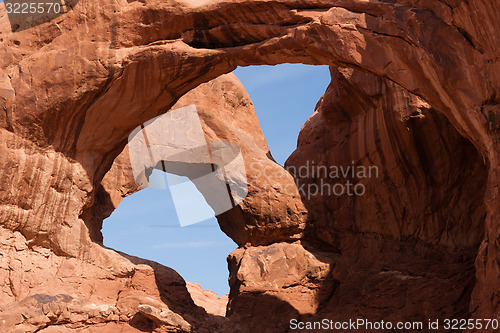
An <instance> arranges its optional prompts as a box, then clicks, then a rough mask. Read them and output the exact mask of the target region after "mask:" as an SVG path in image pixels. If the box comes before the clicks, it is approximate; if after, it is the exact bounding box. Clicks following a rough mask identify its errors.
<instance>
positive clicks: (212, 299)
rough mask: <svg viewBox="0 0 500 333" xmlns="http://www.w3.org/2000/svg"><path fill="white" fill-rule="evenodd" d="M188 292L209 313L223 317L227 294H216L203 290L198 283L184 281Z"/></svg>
mask: <svg viewBox="0 0 500 333" xmlns="http://www.w3.org/2000/svg"><path fill="white" fill-rule="evenodd" d="M186 287H187V289H188V291H189V294H190V295H191V297H192V298H193V301H194V303H195V304H196V305H198V306H201V307H202V308H204V309H205V311H207V313H209V314H213V315H216V316H221V317H225V316H226V307H227V302H228V295H224V296H221V297H219V296H217V294H216V293H215V292H213V291H211V290H203V288H202V287H201V286H200V285H199V284H198V283H193V282H186Z"/></svg>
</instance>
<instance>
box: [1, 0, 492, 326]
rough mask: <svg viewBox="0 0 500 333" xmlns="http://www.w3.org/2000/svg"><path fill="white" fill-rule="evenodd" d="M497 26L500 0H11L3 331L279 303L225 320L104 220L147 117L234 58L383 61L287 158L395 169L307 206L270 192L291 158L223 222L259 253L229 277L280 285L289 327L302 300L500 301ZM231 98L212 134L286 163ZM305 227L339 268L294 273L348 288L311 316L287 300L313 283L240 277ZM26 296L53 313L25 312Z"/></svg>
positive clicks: (4, 118) (335, 94)
mask: <svg viewBox="0 0 500 333" xmlns="http://www.w3.org/2000/svg"><path fill="white" fill-rule="evenodd" d="M499 21H500V3H499V2H498V1H491V0H469V1H465V0H454V1H451V0H446V1H439V2H435V1H419V2H413V1H397V2H396V1H369V2H367V1H359V0H342V1H336V2H332V1H327V0H305V1H304V0H300V1H299V0H292V1H263V0H254V1H200V2H198V1H160V0H153V1H145V2H140V1H132V2H128V1H114V2H109V1H104V0H97V1H90V0H81V1H79V2H78V3H77V4H76V5H75V7H74V8H73V10H71V11H70V12H68V13H66V14H64V15H61V16H59V17H57V18H55V19H54V20H52V21H50V22H47V23H45V24H41V25H38V26H36V27H33V28H31V29H25V30H19V31H18V30H16V29H13V27H11V25H10V22H9V19H8V16H7V15H6V12H5V9H4V7H3V6H2V8H1V9H0V46H1V47H0V55H1V56H0V68H1V72H0V108H1V109H2V110H3V111H2V112H0V170H1V171H0V175H1V181H0V223H1V232H0V236H1V239H2V241H1V247H2V251H1V257H0V264H1V266H0V276H1V281H2V282H1V283H0V287H1V289H0V290H1V298H0V300H1V303H0V309H1V311H2V312H1V313H0V316H1V317H2V320H1V321H0V323H1V324H2V325H3V327H2V330H4V331H15V329H18V330H21V331H36V330H39V331H40V330H45V331H46V332H49V331H52V332H54V330H55V331H57V330H59V329H61V330H62V329H64V330H78V329H80V328H82V327H83V328H84V329H87V328H89V329H93V330H94V331H103V332H106V331H109V330H118V329H123V330H124V331H125V330H132V331H133V330H138V329H140V330H143V331H144V330H146V331H148V330H153V329H158V330H172V328H171V327H162V324H161V323H162V321H161V320H157V321H154V320H149V319H146V318H145V317H144V316H143V315H140V316H137V317H136V314H137V313H138V306H139V305H149V306H151V307H153V308H155V309H158V310H159V311H160V314H161V311H163V310H164V309H168V308H169V309H170V310H172V311H173V312H175V313H177V314H179V315H180V316H182V317H183V318H184V320H186V321H187V322H188V323H189V324H190V325H192V326H193V327H196V328H198V329H199V330H200V331H202V330H208V331H213V332H214V331H216V330H222V329H226V330H228V331H229V332H233V331H235V330H237V331H241V332H244V330H245V329H248V327H251V325H250V326H249V325H245V324H246V323H245V321H243V322H238V318H245V315H249V314H252V313H254V314H255V315H256V317H258V315H259V314H261V315H262V316H264V313H262V311H263V309H259V308H257V307H255V306H253V307H245V306H243V307H239V306H235V307H234V308H233V312H232V316H233V318H234V321H231V320H227V321H224V322H222V321H221V319H220V318H212V317H210V316H209V315H206V313H205V312H204V311H203V310H202V309H200V308H199V307H196V306H195V305H194V303H193V302H192V300H191V299H190V297H189V294H188V293H187V291H186V289H185V286H184V282H183V281H182V279H181V278H180V277H178V275H176V274H174V273H168V269H166V268H161V267H160V266H156V264H154V263H147V264H146V265H142V264H141V265H139V264H134V260H135V261H136V262H138V260H136V259H134V260H132V259H131V258H125V257H124V256H122V255H120V254H116V253H115V252H113V251H111V250H107V249H104V248H102V247H101V246H99V245H98V242H99V240H100V239H99V237H100V232H99V229H100V223H101V222H102V218H103V217H105V216H107V215H109V213H110V212H111V210H112V209H113V208H112V207H113V206H114V205H116V204H117V203H118V202H119V200H120V199H119V198H120V197H122V196H123V195H126V194H130V193H132V192H133V191H134V189H133V188H131V187H130V186H132V187H133V184H132V185H130V180H131V178H128V177H126V176H123V179H119V180H116V179H114V180H112V181H111V183H109V184H114V185H112V186H111V187H108V189H106V188H105V186H106V184H107V181H106V179H105V176H106V175H108V174H110V173H109V170H110V169H111V168H112V166H113V165H115V166H116V165H118V163H119V162H118V161H117V157H118V156H119V154H120V153H122V151H123V152H125V150H124V147H125V145H126V142H127V137H128V135H129V134H130V132H131V131H132V130H133V129H134V128H136V127H137V126H139V125H140V124H142V123H144V122H145V121H147V120H149V119H151V118H153V117H155V116H157V115H159V114H161V113H164V112H166V111H167V110H169V109H170V108H172V107H174V104H175V103H176V102H177V101H178V100H179V98H181V96H183V95H184V94H186V93H187V92H188V91H190V90H192V89H193V88H195V87H197V86H199V85H200V84H202V83H204V82H208V81H210V80H212V79H214V78H216V77H218V76H220V75H222V74H225V73H228V72H230V71H232V70H233V69H234V68H236V66H238V65H258V64H278V63H283V62H302V63H306V64H325V65H330V66H333V67H349V68H355V69H357V70H360V71H361V72H363V73H365V74H356V73H358V72H354V73H355V74H348V73H347V74H346V72H345V71H343V72H337V71H336V70H333V86H332V87H330V88H329V91H327V93H326V94H325V96H324V98H323V100H322V102H321V103H320V105H319V108H318V110H317V113H316V114H314V115H313V117H312V118H311V119H310V120H309V122H308V123H307V124H306V126H305V127H304V129H303V133H302V135H301V140H300V143H299V144H300V146H299V149H298V151H297V152H296V153H295V154H294V155H293V156H292V158H291V159H290V160H289V165H292V164H295V165H299V164H300V162H301V161H304V159H315V160H316V161H318V163H324V164H326V165H332V164H341V163H349V160H354V161H355V162H356V163H361V164H363V165H365V164H370V163H373V164H376V165H378V166H379V168H380V169H379V170H380V172H381V175H380V178H377V179H370V180H367V181H366V186H367V194H366V196H363V197H362V198H351V197H341V198H332V199H326V198H308V197H304V196H302V199H303V201H304V202H302V200H301V198H299V191H298V190H297V191H296V192H294V194H292V195H289V194H287V193H284V192H280V191H279V190H276V189H273V188H272V184H273V182H280V183H283V184H285V185H286V184H289V183H293V179H292V178H291V176H290V175H288V174H283V176H281V175H280V176H278V179H272V178H271V179H267V178H265V179H256V181H255V182H254V183H256V184H257V185H255V187H254V188H253V190H254V192H253V193H254V194H255V193H258V191H257V190H258V189H264V190H265V191H264V192H263V193H264V194H263V195H262V193H258V195H253V196H249V197H248V199H247V200H246V201H245V202H244V203H243V204H242V205H240V207H239V208H237V209H234V210H231V211H229V212H227V213H226V214H224V215H223V216H221V217H220V219H219V222H220V225H221V228H222V230H223V231H224V232H226V234H228V235H229V236H230V237H232V238H233V239H234V240H235V241H236V242H237V243H238V244H239V245H240V246H241V248H240V249H239V250H238V252H236V253H235V254H233V256H232V258H235V260H236V262H238V261H239V260H240V259H238V258H242V259H241V261H240V263H242V265H240V266H238V265H236V266H232V267H233V268H232V271H231V275H232V277H231V278H232V281H248V282H249V285H250V286H252V287H251V288H250V287H249V288H250V289H252V288H253V290H254V291H252V292H251V293H250V292H248V293H247V291H246V290H245V288H243V287H241V286H239V287H238V286H237V284H236V285H235V284H233V292H232V294H231V302H232V304H235V305H237V304H238V303H239V304H243V305H245V304H257V303H256V302H257V300H258V299H265V298H266V297H269V294H273V296H272V297H271V298H270V299H269V302H268V303H269V304H275V307H274V308H273V309H275V311H276V312H279V313H280V314H282V317H281V319H283V320H284V321H283V322H282V323H279V325H285V324H286V323H285V321H286V320H285V319H287V318H290V317H291V316H297V317H298V316H303V318H306V317H307V316H315V315H317V316H326V315H329V314H331V313H337V315H338V316H339V318H346V317H350V316H354V315H358V314H359V315H364V316H373V317H377V318H383V319H399V318H402V317H404V318H405V319H406V320H410V319H412V318H417V319H419V318H420V317H421V316H423V317H426V318H428V317H430V316H433V315H437V316H445V315H454V316H457V317H461V318H464V317H468V316H471V317H472V318H496V317H497V316H498V315H499V310H498V304H499V302H500V298H499V297H500V296H499V294H498V292H497V290H498V286H499V285H500V278H499V274H498V270H499V268H498V260H499V257H500V249H499V245H498V235H499V229H500V225H499V224H498V223H497V221H498V219H499V217H500V205H499V204H498V196H499V193H498V191H499V188H498V183H499V180H498V173H497V171H496V170H497V168H498V165H499V159H500V158H499V154H498V153H499V150H500V147H499V144H498V142H500V141H499V140H498V139H499V132H498V129H499V128H500V125H499V124H500V122H499V117H498V109H499V107H498V105H499V100H498V96H499V93H498V91H499V88H500V82H499V77H500V75H499V72H500V64H499V61H498V45H500V32H499V25H498V22H499ZM381 78H383V80H382V79H381ZM218 82H219V83H220V82H221V81H218ZM219 83H215V85H217V84H219ZM215 89H217V88H215ZM224 89H226V88H222V90H224ZM219 91H221V90H220V89H219ZM412 94H413V95H412ZM416 96H418V98H417V97H416ZM226 97H227V96H226ZM233 97H234V96H233ZM222 99H223V98H222ZM222 99H221V98H219V100H218V101H217V99H215V100H216V101H217V102H214V101H212V103H215V104H217V105H218V104H223V102H222V101H221V100H222ZM237 100H238V98H236V99H233V101H237ZM243 100H245V97H243ZM240 101H241V100H240ZM231 108H234V109H233V110H236V106H235V105H231V104H229V105H226V109H225V111H221V112H214V111H213V110H205V112H204V114H205V119H204V123H205V124H204V126H205V129H206V133H210V132H209V130H208V129H209V128H210V129H212V130H213V131H214V132H213V135H212V136H211V135H210V134H207V136H208V137H209V138H212V139H215V138H221V137H222V135H227V139H228V140H229V139H231V138H233V139H237V140H241V139H239V138H240V137H242V136H243V137H244V136H245V135H247V136H249V137H252V138H253V140H255V142H250V143H248V145H246V146H245V145H244V144H242V151H243V152H244V153H245V151H246V156H247V158H249V159H250V160H249V163H250V162H252V161H253V160H257V161H259V163H262V164H261V165H262V167H264V166H269V167H270V168H273V167H274V168H276V169H277V170H279V166H277V165H274V164H273V163H274V162H272V160H271V159H269V157H268V156H267V155H268V154H267V153H268V151H267V146H266V145H265V142H264V140H263V138H262V137H261V136H260V131H259V130H258V129H257V127H256V126H255V125H254V126H248V124H247V123H245V121H244V119H245V118H243V117H241V118H240V117H238V116H237V115H235V114H236V113H235V114H233V113H232V112H231V111H230V110H231ZM243 109H244V108H243ZM254 121H256V119H254ZM254 124H255V122H254ZM243 125H246V126H243ZM216 129H217V130H216ZM235 129H236V130H235ZM405 130H407V132H405ZM322 140H329V141H328V142H326V143H323V144H322ZM239 142H240V143H242V142H243V141H239ZM307 145H309V148H311V149H309V150H308V149H306V146H307ZM319 149H321V151H319V152H318V150H319ZM125 154H126V153H125ZM118 160H119V158H118ZM115 166H113V168H115V170H116V168H117V169H118V171H117V172H118V174H122V173H121V172H122V171H123V169H122V171H120V170H119V166H116V167H115ZM459 170H463V171H459ZM112 172H113V170H112ZM250 176H251V175H249V177H250ZM254 176H255V174H254ZM106 177H107V176H106ZM103 178H104V180H103ZM250 180H251V178H249V183H252V182H251V181H250ZM268 181H269V184H271V185H268V184H267V183H266V182H268ZM113 182H114V183H113ZM307 182H308V183H310V182H309V181H307ZM103 189H104V191H106V192H107V193H108V194H109V198H108V197H106V194H105V193H104V192H103ZM114 191H118V193H114ZM375 193H378V194H375ZM102 195H104V198H103V196H102ZM106 200H108V202H106ZM275 208H279V209H283V208H284V209H285V210H284V211H285V215H284V216H283V213H282V211H281V210H280V211H279V212H276V209H275ZM308 211H309V214H308ZM304 230H305V234H303V231H304ZM300 238H302V240H303V242H301V244H308V245H307V246H305V245H304V246H303V249H300V248H295V251H296V253H295V252H294V253H295V254H294V256H295V257H294V256H292V257H294V258H302V259H303V260H302V259H301V260H299V262H304V265H305V263H309V264H311V265H312V266H314V267H317V266H318V265H319V266H321V265H323V264H318V265H316V264H315V261H314V260H312V261H308V260H305V259H304V258H310V257H309V255H307V254H306V253H328V255H327V256H326V258H327V259H325V261H323V260H320V259H318V260H320V261H321V262H322V263H325V262H326V263H327V264H328V265H330V266H329V267H332V265H333V264H335V265H334V269H333V271H331V275H326V276H323V275H322V278H321V279H319V280H314V283H313V284H314V286H311V287H306V286H302V285H301V283H306V282H304V281H302V280H301V282H299V285H297V288H298V289H299V290H302V288H306V289H307V290H305V289H304V290H305V291H306V293H305V294H306V295H309V296H307V297H312V296H311V295H314V292H313V291H314V290H315V288H321V286H323V285H326V286H330V287H328V288H327V289H328V290H330V291H332V293H331V294H328V293H326V294H328V295H331V298H330V299H326V300H324V301H323V300H322V301H321V302H320V303H315V304H311V305H312V306H310V307H308V306H305V308H308V309H309V310H307V311H311V310H310V309H315V310H314V311H315V312H316V314H312V315H308V314H305V313H306V312H307V311H306V310H305V309H303V308H300V309H296V308H295V307H294V306H292V305H291V304H294V302H295V301H296V300H298V299H300V298H299V297H298V296H293V295H292V294H293V293H292V292H290V291H289V290H282V289H283V288H282V287H283V285H281V284H276V285H273V284H272V281H282V280H283V278H279V279H275V278H274V277H272V276H268V275H266V274H262V275H261V276H253V275H252V274H250V275H249V274H246V273H244V272H245V271H244V270H243V271H242V272H239V269H243V268H244V267H252V265H255V263H256V262H257V263H258V262H259V260H261V261H262V262H264V263H265V264H266V266H267V267H276V266H275V265H279V260H280V259H279V258H278V257H273V256H272V255H269V256H267V255H264V257H262V254H259V253H261V252H259V251H261V250H260V248H259V246H268V247H269V249H271V248H273V249H274V247H276V246H281V247H282V249H280V250H279V251H278V252H277V253H281V252H280V251H284V253H286V251H287V250H285V248H286V249H289V248H290V246H292V247H294V246H297V245H291V244H298V243H294V242H296V241H297V240H298V239H300ZM284 243H286V244H284ZM280 244H281V245H280ZM300 246H302V245H300ZM308 247H309V249H308ZM262 251H263V252H262V253H267V252H266V251H269V250H266V249H263V250H262ZM245 253H248V256H249V255H250V254H253V255H254V256H255V259H251V260H250V259H245V258H249V257H248V256H245ZM339 255H340V256H339ZM250 257H251V256H250ZM259 258H261V259H259ZM273 258H274V259H273ZM271 259H272V260H276V261H277V262H276V263H274V261H273V262H269V260H271ZM297 260H298V259H297ZM304 260H305V261H304ZM247 263H248V264H247ZM294 265H295V264H292V263H287V264H286V265H285V266H284V267H288V268H287V269H292V268H293V267H295V266H294ZM325 265H326V264H325ZM152 266H155V267H154V268H151V267H152ZM148 267H149V268H148ZM300 267H303V266H300ZM321 267H322V266H321ZM292 270H293V269H292ZM163 274H166V275H165V276H163ZM294 274H295V273H294ZM300 276H301V275H300V274H299V275H297V277H300ZM268 278H269V279H271V280H270V281H267V279H268ZM137 279H138V280H140V281H141V283H136V282H134V281H136V280H137ZM248 279H250V280H248ZM259 279H260V280H259ZM252 280H253V281H252ZM285 280H286V279H285ZM292 280H293V278H292ZM306 280H307V279H306ZM255 281H260V282H259V283H257V282H255ZM307 281H309V280H307ZM269 282H271V284H269ZM309 282H311V281H309ZM309 282H307V283H309ZM259 286H260V287H259ZM169 288H173V289H175V290H177V291H176V292H169V290H171V289H169ZM259 288H260V290H259V291H257V289H259ZM472 288H473V292H472V293H471V290H472ZM250 289H248V290H250ZM285 289H287V288H285ZM436 290H439V292H436ZM48 291H50V293H48ZM403 294H404V296H401V295H403ZM35 295H41V296H35ZM66 295H67V296H66ZM166 295H168V296H166ZM298 295H299V294H298ZM379 295H382V296H381V297H379ZM276 296H277V297H276ZM295 297H297V298H295ZM238 298H239V299H240V301H238ZM244 298H247V301H241V300H242V299H244ZM276 299H278V300H279V302H276ZM145 300H148V301H147V302H146V301H145ZM44 302H45V303H44ZM86 302H90V303H89V304H90V305H89V304H87V303H86ZM158 302H159V303H158ZM264 303H266V302H264ZM47 304H49V305H47ZM92 304H94V305H95V306H94V305H92ZM296 306H297V305H296ZM91 308H92V309H93V310H89V309H91ZM25 309H26V311H28V309H29V311H30V312H31V313H35V312H36V313H37V315H35V314H33V315H31V316H28V317H27V318H25V317H24V316H23V315H22V313H23V311H24V310H25ZM68 309H69V310H68ZM72 309H73V310H72ZM115 309H116V310H118V312H117V311H115ZM238 309H241V311H240V310H238ZM422 309H424V310H422ZM101 310H102V311H101ZM12 311H13V312H12ZM259 311H260V312H259ZM314 311H313V312H314ZM68 312H69V314H73V317H71V315H68ZM287 313H288V314H289V315H288V317H287V315H285V314H287ZM265 314H269V313H265ZM409 315H411V316H410V317H408V316H409ZM116 316H118V319H119V320H118V321H117V320H116ZM419 316H420V317H419ZM68 318H69V319H68ZM229 318H231V317H229ZM3 320H5V321H3ZM53 325H57V326H58V327H57V328H56V326H53ZM155 325H156V326H155ZM277 325H278V323H277ZM52 326H53V327H52ZM163 326H165V325H163ZM61 327H64V328H61ZM279 327H280V329H281V328H283V327H285V326H279ZM173 329H174V330H181V329H183V328H182V327H180V326H179V327H177V328H173ZM483 331H484V330H483Z"/></svg>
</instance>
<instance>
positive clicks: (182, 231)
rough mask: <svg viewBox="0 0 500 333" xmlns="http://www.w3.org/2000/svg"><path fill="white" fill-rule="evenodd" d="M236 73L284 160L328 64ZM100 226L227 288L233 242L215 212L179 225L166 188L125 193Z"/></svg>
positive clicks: (141, 253) (218, 288)
mask: <svg viewBox="0 0 500 333" xmlns="http://www.w3.org/2000/svg"><path fill="white" fill-rule="evenodd" d="M234 73H235V74H236V76H237V77H238V78H239V79H240V81H241V82H242V83H243V85H244V86H245V88H246V89H247V91H248V93H249V95H250V97H251V99H252V101H253V103H254V105H255V111H256V113H257V116H258V118H259V122H260V125H261V128H262V131H263V132H264V135H265V137H266V140H267V142H268V145H269V148H270V150H271V153H272V155H273V157H274V159H275V160H276V161H277V162H278V163H279V164H281V165H283V164H284V162H285V160H286V159H287V158H288V156H289V155H290V154H291V153H292V152H293V151H294V150H295V148H296V145H297V137H298V134H299V131H300V128H301V127H302V125H303V124H304V122H305V121H306V120H307V119H308V118H309V116H310V115H311V114H312V113H313V112H314V108H315V106H316V103H317V102H318V100H319V99H320V97H321V95H322V94H323V93H324V92H325V90H326V87H327V86H328V84H329V82H330V74H329V70H328V67H327V66H306V65H301V64H284V65H278V66H251V67H243V68H238V69H237V70H236V71H235V72H234ZM158 173H159V171H155V176H156V177H161V176H162V175H161V174H158ZM192 186H193V187H194V185H192ZM200 196H201V194H200ZM198 209H206V207H205V208H198ZM102 232H103V235H104V245H105V246H108V247H111V248H113V249H115V250H119V251H122V252H125V253H128V254H131V255H134V256H137V257H141V258H145V259H150V260H154V261H156V262H159V263H161V264H163V265H165V266H168V267H171V268H173V269H175V270H176V271H177V272H178V273H179V274H180V275H181V276H182V277H183V278H184V279H185V280H186V281H190V282H196V283H199V284H200V285H201V286H202V287H203V289H209V290H213V291H215V292H216V293H217V294H218V295H219V296H221V295H224V294H227V293H228V292H229V285H228V282H227V279H228V275H229V272H228V270H227V262H226V257H227V255H228V254H229V253H230V252H231V251H233V250H234V249H236V247H237V246H236V244H235V243H234V242H233V241H232V240H231V239H230V238H229V237H227V236H226V235H225V234H224V233H223V232H222V231H221V230H220V229H219V227H218V225H217V220H216V219H215V218H211V219H209V220H206V221H204V222H201V223H197V224H194V225H191V226H186V227H182V228H181V227H180V225H179V220H178V218H177V215H176V212H175V208H174V204H173V200H172V196H171V195H170V192H169V190H168V189H167V190H165V189H161V190H160V189H149V188H147V189H144V190H141V191H139V192H137V193H135V194H133V195H131V196H129V197H127V198H125V199H124V200H123V201H122V202H121V204H120V205H119V206H118V208H117V209H116V210H115V211H114V212H113V214H112V215H111V216H110V217H109V218H107V219H106V220H105V221H104V223H103V228H102Z"/></svg>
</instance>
